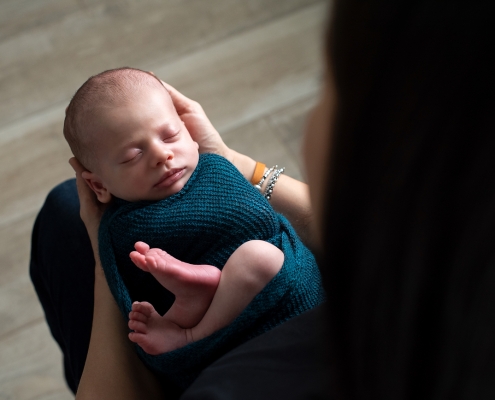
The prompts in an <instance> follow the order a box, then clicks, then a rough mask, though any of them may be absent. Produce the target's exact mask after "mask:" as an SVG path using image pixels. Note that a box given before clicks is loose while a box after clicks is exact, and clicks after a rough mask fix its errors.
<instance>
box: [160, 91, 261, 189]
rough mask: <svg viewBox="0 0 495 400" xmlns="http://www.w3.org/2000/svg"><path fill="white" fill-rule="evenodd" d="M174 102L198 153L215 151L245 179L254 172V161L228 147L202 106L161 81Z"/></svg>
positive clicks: (249, 177) (248, 178)
mask: <svg viewBox="0 0 495 400" xmlns="http://www.w3.org/2000/svg"><path fill="white" fill-rule="evenodd" d="M162 83H163V86H165V88H166V89H167V91H168V92H169V94H170V97H171V98H172V102H173V103H174V106H175V109H176V110H177V114H179V117H180V118H181V119H182V121H183V122H184V124H185V125H186V128H187V130H188V131H189V133H190V134H191V137H192V138H193V140H194V141H195V142H197V143H198V144H199V152H200V153H215V154H219V155H221V156H223V157H225V158H226V159H227V160H229V161H230V162H231V163H232V164H234V165H235V166H236V167H237V169H238V170H239V171H240V172H241V174H242V175H244V177H245V178H246V179H247V180H250V179H251V177H252V176H253V173H254V168H255V166H256V161H254V160H253V159H252V158H250V157H248V156H246V155H244V154H240V153H238V152H236V151H234V150H232V149H230V148H229V147H228V146H227V145H226V144H225V143H224V142H223V140H222V138H221V136H220V134H219V133H218V131H217V130H216V129H215V127H214V126H213V125H212V123H211V122H210V120H209V119H208V117H207V116H206V114H205V112H204V110H203V107H201V104H199V103H198V102H197V101H194V100H191V99H190V98H188V97H186V96H184V95H183V94H182V93H180V92H179V91H178V90H177V89H175V88H174V87H172V86H170V85H169V84H168V83H166V82H163V81H162Z"/></svg>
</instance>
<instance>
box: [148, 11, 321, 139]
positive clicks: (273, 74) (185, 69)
mask: <svg viewBox="0 0 495 400" xmlns="http://www.w3.org/2000/svg"><path fill="white" fill-rule="evenodd" d="M325 9H326V4H325V3H318V4H315V5H313V6H311V7H306V8H305V9H303V10H301V11H299V12H297V13H291V14H290V15H288V16H286V17H284V18H280V19H278V20H276V21H273V22H271V23H270V24H266V25H264V26H262V27H260V28H259V29H256V30H252V31H249V32H246V33H243V34H240V35H238V36H235V37H233V38H230V39H227V40H224V41H222V42H219V43H218V44H216V45H214V46H210V47H208V48H205V49H203V50H200V51H197V52H195V53H193V54H191V55H188V56H185V57H183V58H181V59H180V60H178V61H176V62H171V63H168V64H165V65H163V66H162V67H159V68H156V69H153V71H154V72H155V73H156V74H157V75H158V76H160V77H161V78H162V79H163V80H165V81H168V82H170V83H171V84H172V85H175V86H176V87H178V88H180V90H181V91H182V92H183V93H184V94H186V95H188V96H189V97H191V98H193V99H195V100H197V101H199V102H200V103H201V104H202V105H203V108H204V109H205V111H206V113H207V115H208V116H209V117H210V119H211V120H212V122H213V123H214V125H215V126H216V127H217V129H218V130H219V131H220V132H221V133H223V132H225V131H227V130H229V129H233V128H235V127H237V126H241V125H243V124H245V123H247V122H249V121H251V120H254V119H257V118H258V117H260V116H263V115H267V114H268V113H270V112H272V111H273V110H277V109H279V108H282V107H284V106H287V105H289V104H292V103H294V102H295V101H298V100H300V99H303V98H305V97H307V96H309V95H313V94H314V93H315V92H317V91H318V88H319V86H320V82H319V78H318V76H319V75H320V71H321V57H320V48H321V31H322V26H323V23H324V16H325Z"/></svg>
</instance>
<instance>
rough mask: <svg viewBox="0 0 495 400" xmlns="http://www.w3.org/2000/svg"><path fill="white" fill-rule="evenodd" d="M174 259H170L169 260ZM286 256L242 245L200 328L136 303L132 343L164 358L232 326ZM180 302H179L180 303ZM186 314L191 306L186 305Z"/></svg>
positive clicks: (265, 246) (256, 244)
mask: <svg viewBox="0 0 495 400" xmlns="http://www.w3.org/2000/svg"><path fill="white" fill-rule="evenodd" d="M169 257H170V256H169ZM283 262H284V254H283V253H282V251H280V250H279V249H278V248H277V247H275V246H273V245H271V244H270V243H267V242H264V241H259V240H253V241H249V242H246V243H244V244H243V245H241V246H240V247H239V248H238V249H237V250H236V251H235V252H234V253H233V254H232V255H231V256H230V258H229V259H228V260H227V263H226V264H225V266H224V268H223V270H222V273H221V276H220V282H219V284H218V288H217V290H216V293H215V295H214V297H213V300H212V301H211V304H210V305H209V308H208V310H207V311H206V313H205V314H204V317H203V318H202V320H201V321H200V322H199V324H198V325H197V326H195V327H194V328H190V329H182V328H181V327H180V326H178V325H177V324H176V323H174V322H173V320H171V319H170V318H168V314H169V313H167V314H165V315H164V316H163V317H162V316H160V315H159V314H158V313H157V312H156V311H155V309H154V308H153V306H152V305H151V304H149V303H146V302H143V303H138V302H136V303H134V304H133V306H132V310H133V311H132V312H131V313H130V314H129V318H130V321H129V328H130V329H132V330H134V332H131V333H130V334H129V338H130V340H131V341H133V342H135V343H137V344H139V345H140V346H141V347H142V348H143V350H144V351H146V352H147V353H149V354H153V355H156V354H162V353H166V352H168V351H172V350H175V349H178V348H180V347H183V346H185V345H186V344H188V343H190V342H192V341H197V340H200V339H202V338H204V337H206V336H209V335H211V334H212V333H213V332H215V331H217V330H219V329H221V328H223V327H225V326H227V325H228V324H230V323H231V322H232V321H233V320H234V319H235V318H236V317H237V316H238V315H239V314H240V313H241V312H242V311H243V310H244V309H245V308H246V307H247V305H248V304H249V303H250V302H251V301H252V300H253V298H254V297H255V296H256V295H257V294H258V293H259V292H261V290H262V289H263V288H264V287H265V286H266V285H267V284H268V282H270V280H271V279H272V278H273V277H274V276H275V275H276V274H277V273H278V271H280V268H281V267H282V264H283ZM176 301H177V300H176ZM184 312H187V304H186V303H184Z"/></svg>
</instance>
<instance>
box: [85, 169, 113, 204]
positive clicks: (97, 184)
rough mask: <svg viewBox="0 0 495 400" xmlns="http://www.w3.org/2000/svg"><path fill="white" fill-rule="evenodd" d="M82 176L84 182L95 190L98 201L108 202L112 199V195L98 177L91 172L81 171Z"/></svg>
mask: <svg viewBox="0 0 495 400" xmlns="http://www.w3.org/2000/svg"><path fill="white" fill-rule="evenodd" d="M82 177H83V179H84V180H85V181H86V184H87V185H88V186H89V187H90V188H91V190H92V191H93V192H95V194H96V197H97V198H98V201H99V202H100V203H109V202H110V200H111V199H112V195H111V194H110V192H109V191H108V189H107V188H106V187H105V185H104V184H103V182H102V181H101V179H100V177H99V176H98V175H96V174H95V173H93V172H89V171H83V172H82Z"/></svg>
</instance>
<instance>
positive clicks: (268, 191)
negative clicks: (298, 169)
mask: <svg viewBox="0 0 495 400" xmlns="http://www.w3.org/2000/svg"><path fill="white" fill-rule="evenodd" d="M275 168H277V167H275ZM284 171H285V168H284V167H282V168H280V169H277V170H275V172H274V173H273V175H272V177H271V179H270V182H269V183H268V185H267V187H266V189H265V193H264V194H263V196H265V199H267V200H270V199H271V198H272V193H273V188H274V187H275V184H276V183H277V180H278V178H279V176H280V175H281V174H283V173H284Z"/></svg>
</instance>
